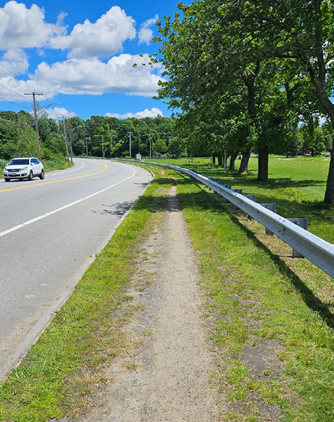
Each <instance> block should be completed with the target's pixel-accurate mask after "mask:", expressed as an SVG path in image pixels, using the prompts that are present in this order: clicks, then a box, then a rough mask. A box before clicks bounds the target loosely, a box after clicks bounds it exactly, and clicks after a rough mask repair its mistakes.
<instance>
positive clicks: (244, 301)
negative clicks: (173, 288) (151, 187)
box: [178, 176, 334, 422]
mask: <svg viewBox="0 0 334 422" xmlns="http://www.w3.org/2000/svg"><path fill="white" fill-rule="evenodd" d="M178 197H179V200H180V202H181V204H182V207H183V209H184V213H185V217H186V221H187V224H188V229H189V233H190V237H191V240H192V243H193V246H194V248H195V250H196V251H197V259H198V263H199V266H200V273H201V276H202V279H203V281H204V283H205V284H206V286H207V288H206V293H207V307H206V317H207V322H208V324H210V326H211V341H212V342H213V345H214V349H215V351H216V356H217V365H218V368H219V369H218V371H217V373H216V374H215V376H214V378H213V382H215V383H217V384H218V385H219V387H220V390H221V394H222V408H223V409H224V414H225V420H228V421H233V420H235V421H261V420H282V421H319V422H320V421H321V422H324V421H328V422H330V421H333V420H334V405H333V393H334V388H333V387H334V383H333V379H334V363H333V362H334V335H333V328H332V327H333V326H334V316H333V307H332V303H333V300H334V298H333V280H332V279H330V277H328V276H327V275H326V274H324V273H322V272H321V271H320V270H319V269H318V268H316V267H315V266H314V265H312V264H311V263H309V262H307V261H306V260H303V259H297V260H293V259H292V258H291V250H290V248H289V247H288V246H287V245H285V244H283V242H281V241H280V240H279V239H278V238H276V236H267V237H266V240H265V239H264V238H265V237H264V235H262V234H261V233H262V232H264V228H263V226H261V225H259V224H258V223H256V222H255V221H254V220H253V221H249V220H248V219H247V216H245V215H244V214H242V213H241V212H240V211H238V210H235V208H234V207H233V206H230V205H228V204H227V203H226V202H225V201H224V200H223V199H222V198H220V197H218V195H213V194H212V193H209V192H208V191H207V190H206V189H203V188H202V187H200V186H198V185H196V184H194V183H193V182H191V181H189V180H188V179H187V178H183V177H182V176H181V180H180V183H179V184H178ZM281 418H282V419H281Z"/></svg>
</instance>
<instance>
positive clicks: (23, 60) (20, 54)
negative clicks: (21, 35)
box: [0, 48, 29, 78]
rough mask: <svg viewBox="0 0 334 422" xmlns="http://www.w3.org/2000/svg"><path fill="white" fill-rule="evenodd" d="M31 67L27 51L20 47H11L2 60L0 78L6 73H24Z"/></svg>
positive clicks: (0, 62)
mask: <svg viewBox="0 0 334 422" xmlns="http://www.w3.org/2000/svg"><path fill="white" fill-rule="evenodd" d="M28 67H29V63H28V58H27V55H26V53H25V52H24V51H23V50H22V49H20V48H17V49H10V50H8V51H7V52H6V53H5V54H4V55H3V57H2V60H1V61H0V78H2V77H3V75H5V74H7V75H8V74H9V73H11V74H13V75H23V74H25V73H26V72H27V70H28Z"/></svg>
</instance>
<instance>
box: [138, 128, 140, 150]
mask: <svg viewBox="0 0 334 422" xmlns="http://www.w3.org/2000/svg"><path fill="white" fill-rule="evenodd" d="M138 154H140V132H138Z"/></svg>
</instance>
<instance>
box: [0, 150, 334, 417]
mask: <svg viewBox="0 0 334 422" xmlns="http://www.w3.org/2000/svg"><path fill="white" fill-rule="evenodd" d="M298 160H299V159H297V160H292V159H289V160H279V159H278V158H273V159H271V162H270V177H271V180H270V181H269V182H268V183H266V184H258V183H257V182H256V181H255V168H254V169H253V161H252V162H251V165H250V168H251V172H250V174H249V175H247V176H245V175H242V176H238V175H237V174H236V173H233V174H230V173H228V172H224V171H223V170H221V169H218V168H216V167H213V166H210V165H209V164H208V160H207V161H206V162H205V161H204V160H201V162H196V160H195V159H194V160H193V161H194V162H193V163H187V164H188V165H189V166H190V167H191V168H193V169H195V170H197V171H199V172H202V173H206V174H208V175H210V176H212V177H215V178H219V179H221V180H224V181H226V182H228V183H232V184H233V187H242V188H243V189H244V191H245V192H246V193H256V194H257V195H258V196H259V197H260V198H261V200H263V201H266V202H269V200H270V202H274V201H273V198H275V199H276V201H275V202H276V203H277V206H278V212H279V213H280V214H282V215H285V216H296V215H292V214H294V213H298V216H303V217H304V216H309V217H311V226H310V229H312V231H314V232H316V233H317V234H320V233H323V234H324V235H325V236H323V237H324V238H327V240H329V239H333V207H330V206H324V205H323V204H322V202H321V201H322V196H323V192H324V184H325V175H326V166H327V169H328V161H325V160H324V159H311V160H309V161H306V162H304V167H303V165H302V163H303V161H302V160H300V161H298ZM183 161H184V160H183ZM173 163H175V162H173ZM178 165H183V166H184V165H185V163H184V162H183V163H178ZM254 165H255V162H254ZM149 167H150V168H151V169H152V171H153V172H155V173H156V178H155V179H154V181H153V183H152V184H151V185H150V187H149V188H148V189H147V190H146V192H145V194H144V195H143V196H142V197H141V198H140V200H139V202H138V204H137V205H136V206H135V208H134V209H133V210H132V211H131V212H130V214H129V216H128V217H127V218H126V220H125V221H124V222H123V223H122V225H121V226H120V227H119V228H118V229H117V231H116V234H115V235H114V237H113V238H112V239H111V241H110V242H109V244H108V245H107V247H106V248H105V249H104V250H103V251H102V252H101V254H100V255H99V256H98V257H97V259H96V261H95V262H94V263H93V265H92V266H91V267H90V269H89V270H88V271H87V273H86V274H85V276H84V277H83V279H82V281H81V282H80V283H79V284H78V286H77V288H76V290H75V292H74V294H73V295H72V296H71V298H70V299H69V300H68V302H67V303H66V304H65V306H64V307H63V308H62V310H61V311H59V312H58V313H57V315H56V317H55V318H54V320H53V321H52V323H51V324H50V326H49V327H48V329H47V330H46V331H45V332H44V334H43V335H42V337H41V339H40V340H39V341H38V342H37V344H35V346H34V347H33V348H32V350H31V351H30V353H29V354H28V356H27V357H26V358H25V360H24V361H23V363H22V365H21V366H20V367H19V368H17V369H16V370H14V371H13V372H12V373H11V374H10V375H9V378H8V380H7V381H6V382H4V383H3V384H2V385H1V386H0V420H1V421H6V422H12V421H22V422H25V421H36V422H38V421H48V420H49V419H51V418H56V420H58V419H59V418H62V417H67V418H71V417H73V416H75V415H77V414H79V413H80V412H81V411H82V410H84V409H85V407H86V406H87V397H88V395H89V394H90V393H91V392H94V391H95V390H96V388H97V387H96V385H98V384H101V383H104V382H112V379H107V378H105V376H104V372H103V366H104V365H107V364H110V363H111V364H112V361H113V359H114V358H115V357H116V356H117V355H118V354H120V353H127V350H128V348H129V347H131V345H129V344H128V339H127V338H126V337H125V336H124V334H123V333H122V330H121V328H122V326H123V325H124V324H125V323H127V322H128V321H129V320H130V319H131V313H129V314H128V315H126V316H122V317H116V318H115V317H113V315H114V312H117V309H118V308H119V307H120V306H122V303H124V302H126V303H127V306H128V307H131V297H129V296H127V295H126V293H125V292H126V286H127V283H128V281H129V279H130V278H131V275H132V274H133V273H134V271H135V265H136V264H135V262H136V256H137V248H138V245H139V244H140V242H141V241H142V240H143V239H144V238H145V236H147V234H148V233H149V232H150V230H152V228H153V226H154V223H155V222H156V221H157V219H159V218H161V215H162V213H163V212H164V210H165V199H164V195H165V194H166V192H167V191H168V188H169V187H170V186H171V185H172V184H173V183H174V181H175V179H176V180H177V181H178V185H177V188H178V197H179V200H180V202H181V204H182V207H183V210H184V213H185V218H186V222H187V225H188V229H189V233H190V237H191V241H192V244H193V247H194V249H195V250H196V259H197V262H198V265H199V269H200V274H201V277H202V280H203V283H204V292H205V296H204V300H205V310H204V321H205V322H206V325H207V327H208V333H209V334H208V335H209V338H208V346H209V347H211V348H212V350H213V352H214V356H215V360H216V364H217V370H216V371H215V373H214V374H212V383H214V384H215V385H216V386H218V388H219V390H220V393H221V408H222V409H223V410H222V413H223V420H226V421H247V422H255V421H263V420H282V421H284V422H286V421H296V422H297V421H312V422H313V421H314V422H327V421H328V422H332V421H333V420H334V404H333V393H334V385H333V380H334V333H333V327H334V314H333V312H334V284H333V279H331V278H330V277H328V276H327V275H326V274H324V273H323V272H321V271H320V270H319V269H317V268H316V267H315V266H314V265H313V264H311V263H310V262H308V261H307V260H304V259H293V258H291V248H290V247H288V246H287V245H285V244H284V243H283V242H281V241H280V240H279V239H278V238H277V237H276V236H266V235H265V234H264V229H263V227H262V226H261V225H259V224H258V223H257V222H255V221H254V220H248V219H247V217H246V216H245V215H244V214H243V213H242V212H240V211H239V210H236V209H235V208H234V206H231V205H229V204H228V203H226V202H225V201H224V200H223V199H222V198H219V197H218V195H213V194H212V193H211V192H208V190H207V189H206V188H203V187H201V186H199V185H197V184H195V183H193V181H191V180H189V179H188V178H186V177H183V176H182V175H179V174H177V173H174V172H172V171H165V174H164V175H162V174H161V172H160V170H158V171H157V169H156V168H155V167H154V166H149ZM303 174H304V180H303V177H302V175H303ZM305 175H307V180H306V181H305V177H306V176H305ZM289 180H290V183H289ZM305 189H306V191H305ZM285 213H291V214H289V215H286V214H285ZM305 213H306V214H307V215H305ZM323 225H325V228H323ZM332 241H333V240H332ZM141 288H142V289H144V288H145V286H142V287H141ZM140 311H141V310H140V309H133V313H135V312H140ZM270 418H271V419H270ZM279 418H281V419H279Z"/></svg>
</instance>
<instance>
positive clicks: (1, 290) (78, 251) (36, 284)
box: [0, 159, 152, 375]
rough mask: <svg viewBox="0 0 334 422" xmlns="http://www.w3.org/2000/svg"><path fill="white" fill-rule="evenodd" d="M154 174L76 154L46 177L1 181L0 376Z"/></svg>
mask: <svg viewBox="0 0 334 422" xmlns="http://www.w3.org/2000/svg"><path fill="white" fill-rule="evenodd" d="M151 179H152V177H151V175H150V173H149V172H147V171H146V170H144V169H141V168H139V167H136V166H132V165H126V164H122V163H113V162H110V161H107V160H88V159H76V160H75V166H74V167H73V168H71V169H67V170H63V171H55V172H49V173H46V177H45V179H44V180H40V179H38V178H35V179H34V180H32V181H13V182H9V183H6V182H5V181H2V180H0V295H1V296H0V297H1V300H0V375H1V373H3V372H4V371H5V370H7V369H8V367H9V366H10V365H11V363H12V362H13V361H15V360H16V359H17V358H18V357H19V356H20V355H21V354H22V353H23V352H24V351H25V350H26V348H27V347H28V345H29V344H30V343H31V342H32V341H34V339H35V338H36V335H38V332H39V331H40V330H42V329H43V328H44V326H45V324H46V323H47V321H48V320H49V318H50V314H51V313H52V312H53V311H54V310H55V309H56V308H57V307H59V306H60V304H61V303H62V302H63V301H64V300H65V299H66V297H67V296H68V295H69V293H70V291H71V290H72V289H73V287H74V285H75V283H76V282H77V280H78V279H79V278H80V277H81V275H82V273H83V272H84V270H85V268H86V267H87V266H88V265H89V263H90V262H91V261H92V257H93V256H95V253H96V252H98V251H99V250H100V249H101V248H102V247H103V246H104V245H105V243H106V242H107V241H108V239H109V238H110V236H111V234H112V233H113V230H114V228H115V226H116V225H117V224H118V222H119V220H120V219H121V217H122V216H123V215H124V213H125V212H126V211H127V210H128V209H129V208H130V207H131V205H132V204H133V203H134V202H135V201H136V199H137V198H138V196H139V195H141V194H142V193H143V191H144V190H145V188H146V186H147V184H148V183H149V182H150V180H151Z"/></svg>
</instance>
